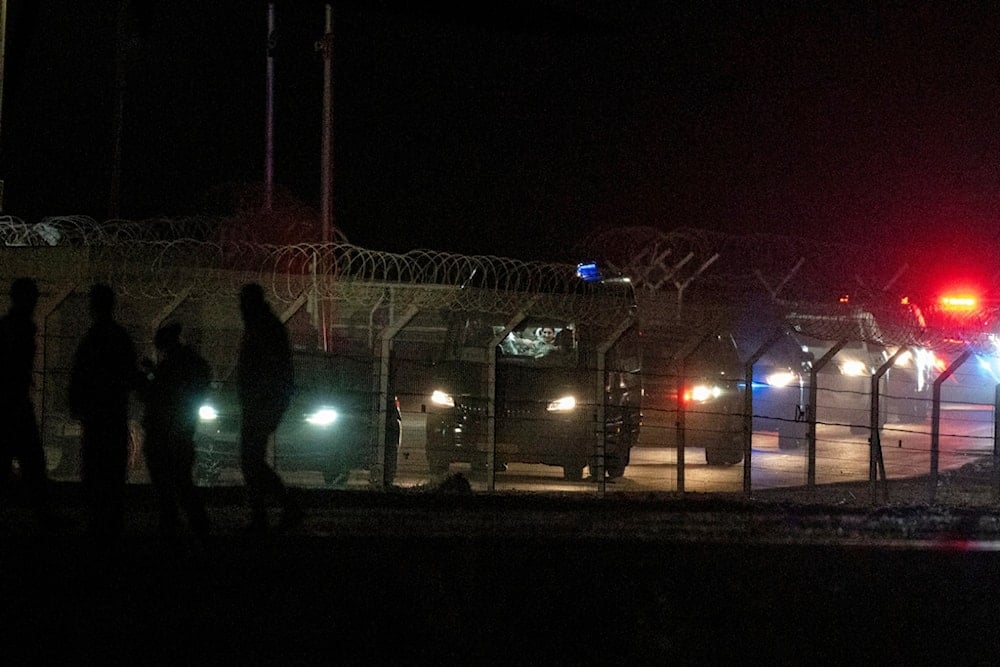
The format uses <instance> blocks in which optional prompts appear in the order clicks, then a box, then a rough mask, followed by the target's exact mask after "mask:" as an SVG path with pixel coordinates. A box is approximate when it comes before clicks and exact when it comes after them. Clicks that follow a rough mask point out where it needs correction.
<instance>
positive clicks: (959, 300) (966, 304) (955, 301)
mask: <svg viewBox="0 0 1000 667" xmlns="http://www.w3.org/2000/svg"><path fill="white" fill-rule="evenodd" d="M977 305H978V299H976V297H974V296H970V295H967V294H961V295H954V296H952V295H945V296H943V297H941V308H942V309H944V310H950V311H952V312H969V311H971V310H975V309H976V306H977Z"/></svg>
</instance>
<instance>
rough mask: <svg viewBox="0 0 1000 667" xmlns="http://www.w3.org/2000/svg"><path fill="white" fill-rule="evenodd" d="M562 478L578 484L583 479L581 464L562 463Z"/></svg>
mask: <svg viewBox="0 0 1000 667" xmlns="http://www.w3.org/2000/svg"><path fill="white" fill-rule="evenodd" d="M562 469H563V478H564V479H566V480H569V481H571V482H579V481H580V480H581V479H583V464H582V463H564V464H563V466H562Z"/></svg>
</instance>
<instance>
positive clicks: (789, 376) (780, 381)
mask: <svg viewBox="0 0 1000 667" xmlns="http://www.w3.org/2000/svg"><path fill="white" fill-rule="evenodd" d="M798 381H799V376H798V375H797V374H795V373H793V372H791V371H776V372H774V373H771V374H770V375H768V376H767V377H765V378H764V382H766V383H767V384H769V385H770V386H772V387H787V386H788V385H790V384H795V383H796V382H798Z"/></svg>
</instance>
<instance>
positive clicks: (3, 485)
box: [0, 278, 54, 523]
mask: <svg viewBox="0 0 1000 667" xmlns="http://www.w3.org/2000/svg"><path fill="white" fill-rule="evenodd" d="M38 296H39V290H38V286H37V285H36V284H35V281H34V280H32V279H30V278H18V279H17V280H15V281H14V282H13V283H12V284H11V287H10V310H8V312H7V314H6V315H4V316H3V317H2V318H0V495H5V494H6V490H7V487H8V484H9V483H10V479H11V465H12V463H13V460H14V459H17V462H18V465H19V466H20V470H21V482H22V484H23V486H24V489H25V490H26V491H27V496H28V499H29V501H30V502H31V504H32V506H33V507H34V510H35V511H36V513H37V519H38V520H39V521H40V522H43V523H47V522H49V521H50V520H52V519H53V518H54V517H52V515H51V514H50V513H49V502H48V500H49V498H48V483H49V480H48V475H47V473H46V465H45V450H44V449H42V439H41V435H40V434H39V431H38V420H37V419H36V418H35V404H34V402H33V401H32V398H31V389H32V386H33V385H34V363H35V332H36V327H35V322H34V319H33V318H34V314H35V307H36V305H37V304H38Z"/></svg>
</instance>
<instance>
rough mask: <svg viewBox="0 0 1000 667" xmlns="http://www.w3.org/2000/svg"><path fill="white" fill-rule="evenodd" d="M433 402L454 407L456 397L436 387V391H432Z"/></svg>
mask: <svg viewBox="0 0 1000 667" xmlns="http://www.w3.org/2000/svg"><path fill="white" fill-rule="evenodd" d="M431 403H433V404H434V405H440V406H443V407H446V408H453V407H455V397H454V396H452V395H451V394H448V393H445V392H443V391H441V390H440V389H435V390H434V392H433V393H431Z"/></svg>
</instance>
